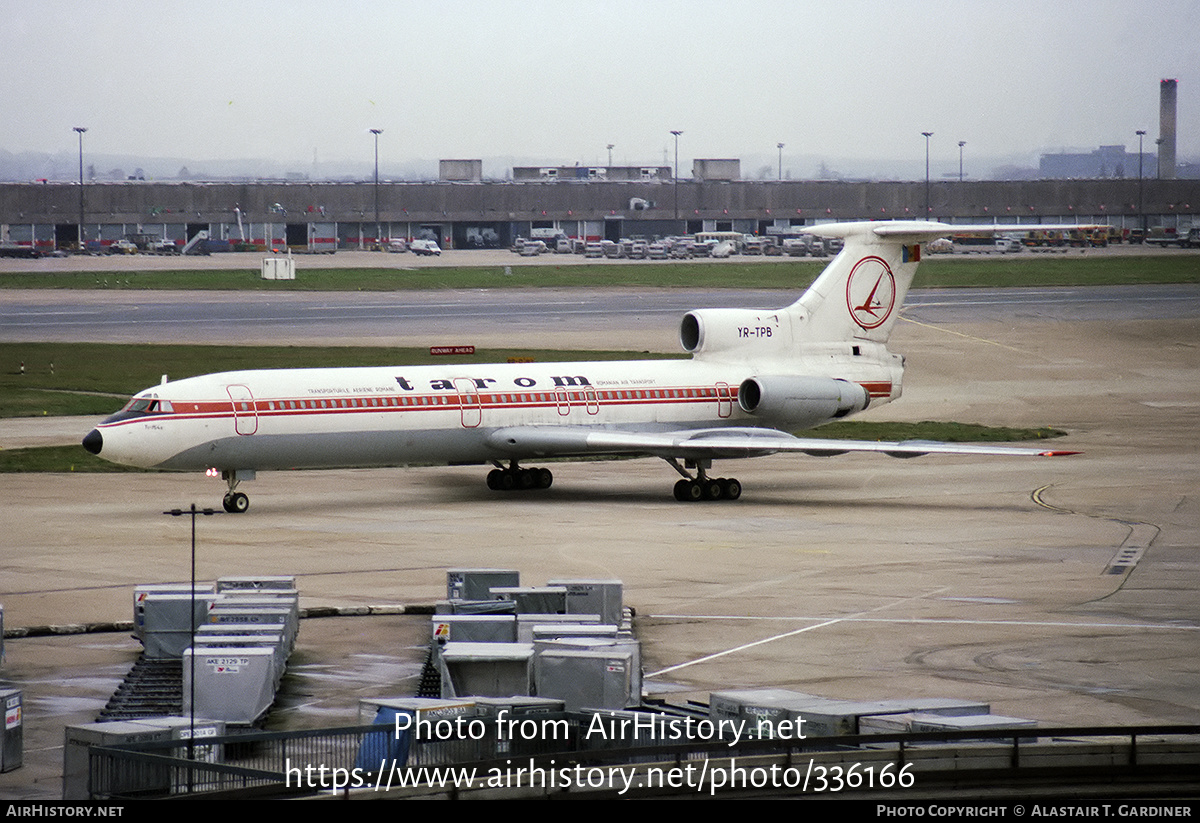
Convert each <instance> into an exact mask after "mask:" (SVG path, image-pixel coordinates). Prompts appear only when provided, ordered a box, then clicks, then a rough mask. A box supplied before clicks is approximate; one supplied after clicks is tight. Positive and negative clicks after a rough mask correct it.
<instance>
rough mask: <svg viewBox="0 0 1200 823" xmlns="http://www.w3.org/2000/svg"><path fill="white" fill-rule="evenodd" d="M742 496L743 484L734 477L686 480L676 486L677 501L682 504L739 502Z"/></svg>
mask: <svg viewBox="0 0 1200 823" xmlns="http://www.w3.org/2000/svg"><path fill="white" fill-rule="evenodd" d="M741 496H742V484H741V482H740V481H738V480H737V479H736V478H733V477H718V478H713V477H708V478H704V479H699V478H697V479H694V480H693V479H684V480H680V481H679V482H677V483H676V484H675V499H676V500H678V501H679V502H681V503H697V502H700V501H702V500H737V499H738V498H739V497H741Z"/></svg>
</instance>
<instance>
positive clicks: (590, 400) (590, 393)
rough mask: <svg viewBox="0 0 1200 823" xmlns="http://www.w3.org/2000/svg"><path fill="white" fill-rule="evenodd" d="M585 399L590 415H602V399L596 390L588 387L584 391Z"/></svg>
mask: <svg viewBox="0 0 1200 823" xmlns="http://www.w3.org/2000/svg"><path fill="white" fill-rule="evenodd" d="M583 399H584V402H585V403H587V413H588V414H599V413H600V397H599V396H598V395H597V394H596V390H595V389H594V388H592V387H591V386H588V387H587V388H586V389H584V390H583Z"/></svg>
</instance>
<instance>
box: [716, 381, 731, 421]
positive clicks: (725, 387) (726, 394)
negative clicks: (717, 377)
mask: <svg viewBox="0 0 1200 823" xmlns="http://www.w3.org/2000/svg"><path fill="white" fill-rule="evenodd" d="M731 414H733V390H732V389H730V388H729V384H728V383H718V384H717V417H729V416H730V415H731Z"/></svg>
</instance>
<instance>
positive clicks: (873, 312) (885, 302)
mask: <svg viewBox="0 0 1200 823" xmlns="http://www.w3.org/2000/svg"><path fill="white" fill-rule="evenodd" d="M895 305H896V278H895V277H894V276H893V275H892V270H891V269H890V268H888V264H887V263H886V262H884V260H883V259H882V258H880V257H874V256H872V257H864V258H863V259H862V260H859V261H858V262H857V263H855V264H854V268H853V269H851V270H850V277H849V278H848V279H847V280H846V307H847V308H848V309H850V316H851V317H852V318H854V322H855V323H857V324H858V325H859V326H860V327H862V328H863V329H874V328H878V327H879V326H882V325H883V322H884V321H885V320H887V319H888V317H889V316H890V315H891V313H892V309H893V308H894V307H895Z"/></svg>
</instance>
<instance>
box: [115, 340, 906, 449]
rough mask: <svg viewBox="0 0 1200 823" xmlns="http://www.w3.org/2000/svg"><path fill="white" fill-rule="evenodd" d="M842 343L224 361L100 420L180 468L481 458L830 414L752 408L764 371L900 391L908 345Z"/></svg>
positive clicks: (130, 445) (883, 393)
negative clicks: (524, 431) (715, 354)
mask: <svg viewBox="0 0 1200 823" xmlns="http://www.w3.org/2000/svg"><path fill="white" fill-rule="evenodd" d="M867 345H870V344H867ZM839 349H844V350H845V352H844V353H843V352H842V351H840V350H839V351H837V352H834V351H830V352H829V353H827V354H822V353H818V352H813V353H812V354H811V355H810V356H808V357H802V358H792V359H790V360H789V362H787V363H786V365H785V364H783V363H772V362H770V361H769V360H768V361H763V362H758V363H748V362H729V363H720V362H705V361H703V360H700V359H692V360H645V361H597V362H577V363H541V364H539V363H503V364H490V365H462V364H453V365H450V364H448V365H445V366H441V365H433V366H401V367H379V368H338V369H276V370H256V371H242V372H224V373H220V374H211V375H206V376H204V377H193V378H188V379H185V380H180V381H177V382H173V383H164V384H163V385H160V386H156V387H154V388H151V389H147V390H146V391H143V392H140V393H139V394H138V395H137V397H136V398H135V402H136V401H145V400H151V401H157V403H155V404H152V407H151V410H150V411H140V412H130V411H125V412H121V413H118V414H116V415H113V416H112V417H110V418H109V419H108V420H106V421H105V422H103V423H101V424H100V425H99V426H97V430H98V431H99V432H100V433H101V435H102V436H103V456H104V457H105V458H106V459H108V460H112V461H115V462H118V463H125V464H129V465H136V466H143V467H147V468H150V467H153V468H162V469H172V470H180V471H190V470H201V471H203V470H207V469H212V468H215V469H220V470H270V469H287V468H335V467H346V466H363V467H369V466H394V465H405V464H417V463H437V464H447V463H449V464H455V463H481V462H485V461H488V460H498V459H510V458H514V457H517V458H521V457H534V456H537V455H536V454H527V455H526V454H513V453H511V452H510V451H506V450H503V449H498V448H496V446H495V444H493V443H490V442H489V435H490V434H491V433H492V432H495V431H496V430H497V429H503V428H506V427H586V428H587V429H589V430H592V431H595V430H597V429H609V430H615V431H621V430H631V431H671V430H678V429H695V428H701V427H722V426H780V425H784V426H786V425H792V426H794V427H796V428H806V427H808V426H812V425H816V424H818V423H821V422H825V420H824V419H821V420H810V419H803V420H800V419H797V420H779V419H774V418H772V419H763V418H762V417H758V416H754V415H751V414H748V413H746V412H745V411H743V410H742V409H741V408H740V407H739V404H738V387H739V385H740V384H741V382H742V381H743V380H745V379H747V378H750V377H752V376H755V375H757V374H764V373H766V374H797V375H823V376H827V377H835V378H839V379H843V380H848V381H851V382H855V383H858V384H860V385H862V386H863V387H864V388H865V389H866V391H867V393H868V394H869V395H870V396H871V399H872V402H873V403H881V402H887V401H889V400H891V399H894V398H895V397H897V396H899V391H900V367H899V365H898V363H897V362H895V361H896V360H898V358H894V357H893V356H891V355H890V354H887V353H886V350H885V349H883V347H882V346H879V347H878V349H879V350H880V351H879V352H878V353H877V354H878V355H880V356H877V357H871V356H856V357H852V356H850V355H849V351H850V350H849V346H847V345H845V344H843V345H842V346H840V347H839ZM871 354H876V352H871ZM826 419H827V418H826Z"/></svg>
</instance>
